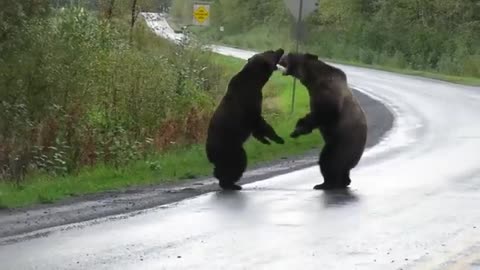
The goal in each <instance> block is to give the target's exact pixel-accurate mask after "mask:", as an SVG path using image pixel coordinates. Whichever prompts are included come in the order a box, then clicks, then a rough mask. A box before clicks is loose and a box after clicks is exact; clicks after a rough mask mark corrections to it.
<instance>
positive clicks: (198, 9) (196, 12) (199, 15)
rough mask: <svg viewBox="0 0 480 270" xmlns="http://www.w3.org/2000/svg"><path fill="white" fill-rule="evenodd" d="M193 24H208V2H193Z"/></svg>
mask: <svg viewBox="0 0 480 270" xmlns="http://www.w3.org/2000/svg"><path fill="white" fill-rule="evenodd" d="M193 25H199V26H209V25H210V3H208V2H194V3H193Z"/></svg>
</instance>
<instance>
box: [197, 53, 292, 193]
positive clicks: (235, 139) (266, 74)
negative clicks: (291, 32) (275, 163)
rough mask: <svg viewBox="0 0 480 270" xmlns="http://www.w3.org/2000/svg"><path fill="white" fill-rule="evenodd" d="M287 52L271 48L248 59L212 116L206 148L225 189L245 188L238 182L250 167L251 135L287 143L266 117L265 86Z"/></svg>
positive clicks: (263, 139) (265, 141)
mask: <svg viewBox="0 0 480 270" xmlns="http://www.w3.org/2000/svg"><path fill="white" fill-rule="evenodd" d="M283 52H284V51H283V50H282V49H278V50H276V51H272V50H270V51H266V52H263V53H258V54H256V55H254V56H252V57H251V58H250V59H248V62H247V64H246V65H245V66H244V67H243V68H242V70H241V71H240V72H239V73H237V74H236V75H235V76H233V77H232V79H231V80H230V82H229V83H228V88H227V93H226V94H225V96H224V97H223V99H222V101H221V102H220V105H219V106H218V107H217V109H216V110H215V112H214V113H213V116H212V118H211V119H210V124H209V127H208V135H207V143H206V152H207V157H208V160H209V161H210V162H211V163H213V165H214V170H213V175H214V176H215V178H217V179H218V180H219V184H220V187H221V188H222V189H226V190H240V189H242V187H241V186H239V185H236V184H235V183H236V182H237V181H238V180H240V178H241V177H242V175H243V172H244V171H245V169H246V167H247V156H246V153H245V150H244V149H243V143H244V142H245V141H246V140H247V139H248V138H249V137H250V135H253V137H254V138H256V139H257V140H258V141H260V142H262V143H264V144H270V142H269V141H268V140H267V138H268V139H270V140H272V141H274V142H276V143H278V144H283V143H284V140H283V139H282V138H281V137H280V136H278V135H277V133H276V132H275V130H274V129H273V128H272V127H271V126H270V125H269V124H268V123H267V122H266V121H265V119H263V117H262V100H263V96H262V88H263V86H264V85H265V84H266V83H267V81H268V80H269V79H270V76H271V75H272V73H273V72H274V71H275V70H276V69H277V64H278V61H279V60H280V58H281V57H282V55H283Z"/></svg>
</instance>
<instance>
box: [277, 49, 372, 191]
mask: <svg viewBox="0 0 480 270" xmlns="http://www.w3.org/2000/svg"><path fill="white" fill-rule="evenodd" d="M279 65H280V66H283V67H285V70H284V72H283V74H284V75H291V76H293V77H296V78H297V79H299V80H300V82H301V83H302V84H303V85H305V87H306V88H307V90H308V93H309V96H310V113H309V114H307V115H306V116H305V117H303V118H301V119H299V120H298V122H297V124H296V127H295V130H294V131H293V132H292V133H291V134H290V137H292V138H296V137H298V136H300V135H305V134H309V133H311V132H312V130H313V129H316V128H318V129H319V130H320V132H321V133H322V135H323V138H324V141H325V146H324V148H323V149H322V151H321V153H320V157H319V161H318V163H319V165H320V170H321V173H322V175H323V179H324V182H323V183H322V184H320V185H316V186H315V187H314V189H343V188H346V187H347V186H348V185H350V183H351V180H350V170H351V169H353V168H354V167H355V166H356V165H357V164H358V162H359V161H360V158H361V157H362V155H363V151H364V149H365V143H366V140H367V120H366V117H365V113H364V111H363V110H362V108H361V107H360V104H359V103H358V101H357V100H356V98H355V97H354V96H353V93H352V91H351V90H350V89H349V87H348V85H347V77H346V75H345V73H344V72H343V71H342V70H340V69H338V68H335V67H333V66H330V65H328V64H326V63H324V62H322V61H320V60H319V59H318V56H316V55H313V54H309V53H306V54H301V53H289V54H288V55H285V56H283V57H282V59H281V60H280V62H279Z"/></svg>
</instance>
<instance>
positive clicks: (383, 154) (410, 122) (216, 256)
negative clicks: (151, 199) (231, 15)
mask: <svg viewBox="0 0 480 270" xmlns="http://www.w3.org/2000/svg"><path fill="white" fill-rule="evenodd" d="M212 48H213V49H214V50H216V51H218V52H222V51H223V52H224V53H225V54H233V55H236V56H239V57H245V55H248V54H249V53H251V52H246V51H241V50H237V49H229V48H226V47H219V46H216V47H212ZM237 52H238V54H237ZM336 66H338V67H340V68H342V69H343V70H344V71H345V72H346V74H347V76H348V81H349V83H350V84H351V85H352V87H354V88H356V89H359V90H361V91H363V92H364V93H367V94H369V95H371V96H373V97H375V98H377V99H378V100H380V101H382V102H383V103H385V104H387V105H388V106H389V108H390V109H391V110H392V111H393V113H394V114H395V124H394V128H393V129H392V130H391V132H390V133H389V135H388V136H387V137H386V138H385V140H384V141H382V142H381V143H380V144H378V145H377V146H375V147H373V148H371V149H370V150H369V151H367V152H366V153H365V156H364V158H363V159H362V161H361V162H360V164H359V166H358V167H357V168H356V169H354V170H353V171H352V181H353V182H352V186H351V188H350V190H349V191H348V192H323V191H315V190H313V189H312V187H313V185H315V184H318V183H320V182H321V181H322V180H321V176H320V174H319V170H318V168H317V167H312V168H307V169H303V170H300V171H296V172H291V173H288V174H284V175H281V176H276V177H272V178H270V179H267V180H264V181H261V182H255V183H250V184H246V185H244V190H243V191H242V192H239V193H228V192H211V193H208V194H204V195H201V196H197V197H194V198H191V199H187V200H183V201H181V202H179V203H175V204H170V205H165V206H161V207H157V208H153V209H149V210H145V211H142V212H138V214H137V215H134V216H132V215H124V216H122V215H120V216H117V217H115V218H104V219H98V220H95V221H91V222H84V223H81V224H76V225H73V226H63V227H59V228H57V229H56V230H55V231H53V232H51V233H49V234H46V235H45V237H41V236H40V237H38V236H37V237H33V238H31V239H24V240H22V241H12V242H8V241H4V242H3V243H1V244H0V262H1V269H2V270H3V269H15V270H17V269H195V270H198V269H227V268H228V269H292V268H294V267H300V268H301V269H368V270H371V269H382V270H383V269H422V270H423V269H478V267H480V207H479V205H480V155H479V150H480V121H479V120H478V118H479V116H480V88H479V87H468V86H461V85H456V84H451V83H446V82H441V81H436V80H430V79H423V78H418V77H413V76H406V75H398V74H394V73H389V72H383V71H377V70H371V69H365V68H358V67H350V66H344V65H336ZM312 136H315V135H312Z"/></svg>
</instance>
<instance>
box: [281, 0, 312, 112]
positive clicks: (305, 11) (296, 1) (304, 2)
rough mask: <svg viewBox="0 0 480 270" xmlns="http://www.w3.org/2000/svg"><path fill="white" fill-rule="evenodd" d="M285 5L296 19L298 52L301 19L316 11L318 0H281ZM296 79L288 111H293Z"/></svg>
mask: <svg viewBox="0 0 480 270" xmlns="http://www.w3.org/2000/svg"><path fill="white" fill-rule="evenodd" d="M283 1H284V2H285V5H286V6H287V8H288V9H289V10H290V13H291V14H292V15H293V17H294V18H295V20H296V23H295V52H297V53H298V50H299V47H300V40H301V30H302V29H301V23H302V21H303V20H304V19H305V18H306V17H307V16H308V15H310V14H311V13H312V12H314V11H316V10H317V9H318V6H319V1H320V0H283ZM296 83H297V79H296V78H293V91H292V105H291V108H290V113H293V110H294V105H295V88H296Z"/></svg>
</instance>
